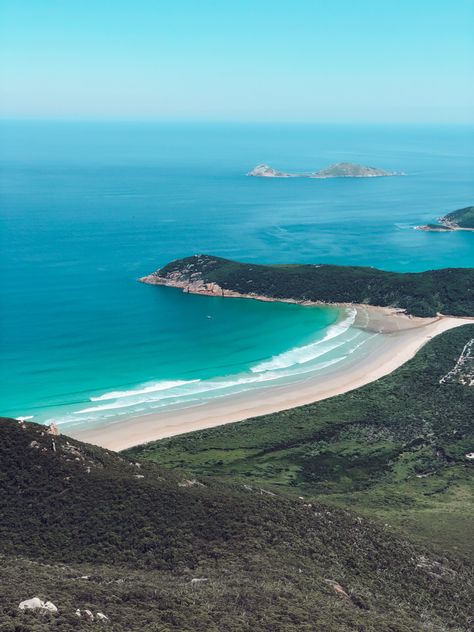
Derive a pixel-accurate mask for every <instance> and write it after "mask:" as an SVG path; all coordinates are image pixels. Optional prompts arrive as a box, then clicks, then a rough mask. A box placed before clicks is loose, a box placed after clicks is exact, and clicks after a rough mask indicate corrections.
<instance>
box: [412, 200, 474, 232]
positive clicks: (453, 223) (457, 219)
mask: <svg viewBox="0 0 474 632" xmlns="http://www.w3.org/2000/svg"><path fill="white" fill-rule="evenodd" d="M438 222H439V223H438V224H425V225H423V226H416V230H424V231H426V232H431V233H447V232H452V231H454V230H474V206H466V207H465V208H460V209H458V210H457V211H453V212H452V213H448V214H447V215H444V217H440V218H439V219H438Z"/></svg>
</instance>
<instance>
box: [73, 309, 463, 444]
mask: <svg viewBox="0 0 474 632" xmlns="http://www.w3.org/2000/svg"><path fill="white" fill-rule="evenodd" d="M353 307H355V308H356V309H357V317H356V321H355V326H357V327H360V328H363V329H366V330H369V331H374V332H377V333H380V334H381V335H379V336H375V337H374V339H373V343H372V345H371V346H370V348H369V350H368V351H367V353H366V354H365V355H364V356H362V357H361V356H357V357H355V358H354V359H352V360H348V361H347V362H345V363H344V365H343V366H339V367H338V368H337V369H334V370H333V371H331V370H328V371H326V372H325V373H324V374H318V375H311V377H306V378H305V379H300V380H298V381H293V382H291V383H286V384H280V385H278V386H277V385H273V386H267V387H265V388H261V389H258V390H254V391H251V392H246V393H238V394H232V395H227V396H222V397H219V398H216V399H213V400H211V401H207V402H202V403H199V404H191V405H188V406H187V407H183V406H182V407H180V408H177V409H174V410H170V409H168V410H167V411H165V412H153V413H150V414H147V415H143V416H140V417H132V418H127V419H124V420H120V421H117V422H115V423H111V424H107V425H103V426H96V427H89V428H84V427H82V428H78V429H77V430H76V431H75V432H71V433H70V434H72V436H74V437H76V438H77V439H80V440H82V441H87V442H89V443H93V444H96V445H100V446H102V447H105V448H109V449H111V450H123V449H125V448H128V447H131V446H134V445H138V444H142V443H146V442H149V441H155V440H158V439H163V438H165V437H171V436H174V435H179V434H183V433H186V432H192V431H195V430H202V429H205V428H212V427H214V426H220V425H222V424H227V423H232V422H237V421H242V420H244V419H248V418H250V417H257V416H259V415H265V414H268V413H274V412H277V411H281V410H286V409H289V408H294V407H296V406H302V405H304V404H309V403H312V402H316V401H319V400H322V399H326V398H328V397H333V396H335V395H340V394H341V393H346V392H348V391H350V390H353V389H355V388H358V387H360V386H363V385H365V384H368V383H369V382H373V381H374V380H377V379H379V378H381V377H383V376H384V375H388V374H389V373H391V372H392V371H394V370H395V369H397V368H398V367H400V366H401V365H402V364H404V363H405V362H407V361H408V360H410V359H411V358H412V357H413V356H414V355H415V354H416V352H417V351H418V350H419V349H420V348H421V347H422V346H423V345H424V344H425V343H426V342H428V341H429V340H431V339H432V338H433V337H434V336H437V335H438V334H440V333H443V332H444V331H447V330H448V329H452V328H453V327H458V326H460V325H464V324H468V323H474V318H455V317H451V316H440V317H437V318H414V317H409V316H406V315H404V314H400V313H397V312H396V311H395V310H392V309H389V308H381V307H372V306H366V305H354V306H353Z"/></svg>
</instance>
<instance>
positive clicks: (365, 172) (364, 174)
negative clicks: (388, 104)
mask: <svg viewBox="0 0 474 632" xmlns="http://www.w3.org/2000/svg"><path fill="white" fill-rule="evenodd" d="M247 175H248V176H254V177H257V178H314V179H321V180H323V179H326V178H381V177H387V176H404V175H405V174H404V173H403V172H396V171H385V170H384V169H377V168H375V167H365V166H364V165H359V164H357V163H353V162H338V163H336V164H334V165H331V166H330V167H327V168H326V169H321V170H320V171H314V172H311V173H287V172H285V171H278V170H277V169H274V168H273V167H270V166H269V165H266V164H261V165H257V166H256V167H254V168H253V169H252V171H249V173H248V174H247Z"/></svg>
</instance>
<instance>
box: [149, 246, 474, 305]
mask: <svg viewBox="0 0 474 632" xmlns="http://www.w3.org/2000/svg"><path fill="white" fill-rule="evenodd" d="M155 275H157V276H159V277H160V278H162V279H176V278H178V279H179V280H181V281H185V282H186V281H188V280H189V281H193V282H196V281H202V282H203V283H217V284H218V285H219V286H220V287H221V288H223V289H225V290H232V291H235V292H239V293H241V294H251V293H252V294H257V295H265V296H268V297H271V298H286V299H288V298H289V299H295V300H300V301H304V300H310V301H323V302H327V303H347V302H351V303H367V304H371V305H381V306H391V307H397V308H402V309H405V310H407V311H408V312H409V313H410V314H413V315H416V316H435V315H436V313H437V312H441V313H443V314H450V315H453V316H465V315H472V314H474V269H472V268H445V269H442V270H429V271H427V272H419V273H400V272H386V271H383V270H377V269H376V268H363V267H356V266H334V265H272V266H270V265H257V264H249V263H239V262H236V261H230V260H228V259H221V258H220V257H213V256H209V255H195V256H194V257H187V258H185V259H179V260H177V261H173V262H171V263H169V264H168V265H166V266H164V267H163V268H161V270H158V271H157V272H156V273H155ZM151 276H153V275H151Z"/></svg>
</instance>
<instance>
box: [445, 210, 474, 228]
mask: <svg viewBox="0 0 474 632" xmlns="http://www.w3.org/2000/svg"><path fill="white" fill-rule="evenodd" d="M441 221H443V222H448V223H450V224H455V225H456V226H459V228H473V229H474V206H466V208H460V209H459V210H458V211H453V212H452V213H448V215H445V216H444V217H443V218H442V220H441Z"/></svg>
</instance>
